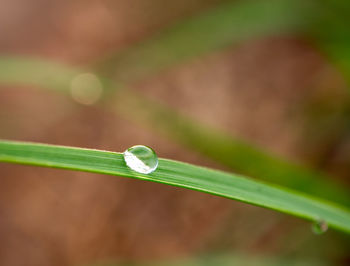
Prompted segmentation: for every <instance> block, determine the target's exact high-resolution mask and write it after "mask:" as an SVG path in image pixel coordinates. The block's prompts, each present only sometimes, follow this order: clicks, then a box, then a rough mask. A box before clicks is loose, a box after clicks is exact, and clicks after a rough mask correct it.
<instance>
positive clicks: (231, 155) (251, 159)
mask: <svg viewBox="0 0 350 266" xmlns="http://www.w3.org/2000/svg"><path fill="white" fill-rule="evenodd" d="M0 70H1V71H0V82H1V83H3V84H8V85H14V84H21V85H34V86H38V87H41V88H49V89H50V88H54V89H56V90H58V91H60V92H64V93H69V90H70V85H71V81H72V80H73V79H74V77H75V76H76V75H78V74H80V73H82V72H86V71H82V70H79V69H77V68H72V67H69V66H63V65H61V64H54V63H50V62H48V61H45V60H38V59H36V60H33V59H28V58H21V57H0ZM99 78H100V79H101V80H103V81H104V85H105V86H104V88H105V90H106V91H107V93H106V94H108V96H107V97H106V98H108V100H109V102H104V104H103V105H102V106H101V107H102V108H107V109H108V110H113V111H116V112H118V113H120V112H122V113H124V115H125V116H126V117H128V118H131V119H133V120H136V121H137V122H142V123H144V124H145V125H146V126H148V127H151V128H157V130H160V131H161V132H162V133H163V134H165V135H167V136H169V137H171V138H172V139H175V140H176V141H178V142H180V143H182V144H183V145H185V146H187V147H190V148H192V149H195V150H197V151H198V152H200V153H202V154H204V155H205V156H207V157H209V158H211V159H213V160H215V161H217V162H219V163H221V164H222V165H225V166H228V167H230V168H232V169H233V170H235V171H238V172H240V173H243V174H245V175H250V176H253V177H257V178H260V179H262V180H266V181H269V182H273V183H276V184H281V185H284V186H287V187H289V188H292V189H296V190H299V191H302V192H305V193H308V194H312V195H314V196H318V197H326V198H328V199H330V200H332V201H336V202H338V203H341V204H344V205H346V206H349V204H350V196H349V193H348V190H347V189H346V187H344V186H341V185H339V184H337V183H334V182H332V178H331V177H330V176H327V175H326V174H324V173H322V172H318V171H315V170H310V169H309V168H307V167H304V166H300V165H298V164H295V163H292V162H289V161H286V160H283V159H280V158H279V157H278V156H274V155H271V154H269V153H268V152H266V151H264V150H262V149H259V148H257V147H254V146H252V145H250V144H248V143H246V142H244V141H242V140H238V139H235V138H233V137H232V136H228V135H226V134H224V133H222V132H219V131H217V130H214V129H212V128H209V127H207V126H205V125H201V124H199V123H197V122H195V121H193V120H191V119H190V118H188V117H184V116H181V115H180V114H179V113H177V112H175V111H173V110H171V109H169V108H168V107H164V106H161V105H160V104H158V103H154V102H152V101H150V100H148V99H145V98H143V97H142V96H140V95H138V94H137V93H135V92H131V91H130V90H127V89H126V88H125V87H123V86H121V85H119V84H116V83H115V82H113V81H112V80H109V79H105V78H103V77H101V76H99ZM116 88H118V89H116ZM114 91H115V92H114ZM111 93H115V95H113V96H111Z"/></svg>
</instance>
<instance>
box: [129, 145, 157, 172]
mask: <svg viewBox="0 0 350 266" xmlns="http://www.w3.org/2000/svg"><path fill="white" fill-rule="evenodd" d="M124 160H125V163H126V165H127V166H129V168H130V169H132V170H134V171H136V172H138V173H142V174H149V173H152V172H153V171H154V170H156V169H157V167H158V157H157V154H156V153H155V151H154V150H153V149H151V148H150V147H147V146H144V145H136V146H132V147H130V148H129V149H127V150H126V151H125V152H124Z"/></svg>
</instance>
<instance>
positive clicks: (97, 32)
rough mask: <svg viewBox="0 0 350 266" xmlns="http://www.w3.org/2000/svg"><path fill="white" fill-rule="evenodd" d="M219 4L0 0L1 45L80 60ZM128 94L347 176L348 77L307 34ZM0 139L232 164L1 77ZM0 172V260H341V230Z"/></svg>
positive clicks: (75, 178) (185, 66)
mask: <svg viewBox="0 0 350 266" xmlns="http://www.w3.org/2000/svg"><path fill="white" fill-rule="evenodd" d="M225 2H227V1H219V0H190V1H188V0H187V1H184V0H180V1H168V2H164V1H157V0H147V1H146V0H138V1H125V0H118V1H112V0H101V1H91V0H84V1H79V0H74V1H62V0H61V1H56V0H50V1H47V0H31V1H25V0H2V1H1V2H0V52H1V54H3V55H16V56H30V57H39V58H45V59H48V60H52V61H55V62H61V63H64V64H67V65H71V66H78V67H85V66H89V65H90V64H92V63H94V62H97V61H101V60H102V59H103V58H105V57H108V55H109V54H112V53H116V52H118V51H122V50H123V49H125V48H128V47H130V46H132V45H134V44H135V43H139V42H142V41H143V40H144V39H147V38H149V37H150V36H153V35H154V34H157V33H158V32H160V31H161V30H163V29H165V28H167V27H170V26H171V25H176V23H178V22H181V21H182V20H183V19H186V18H188V17H195V16H196V15H197V14H200V13H201V12H208V10H209V11H210V10H211V9H213V8H215V7H216V6H219V5H222V4H225ZM0 71H2V70H1V69H0ZM130 88H132V89H134V90H135V91H137V92H139V93H140V94H142V95H145V96H147V97H149V98H151V99H153V100H155V101H159V102H161V103H163V104H166V105H167V106H170V107H171V108H173V109H175V110H179V111H180V112H181V113H182V114H184V115H186V116H188V117H191V118H192V119H195V120H196V121H199V122H201V123H203V124H206V125H208V126H211V127H215V128H217V129H219V130H222V131H225V132H228V133H229V134H231V135H234V136H235V137H238V138H243V139H245V140H247V141H249V143H251V144H252V145H257V146H258V147H262V148H263V149H265V150H266V151H268V152H272V153H274V154H277V155H278V156H281V157H283V158H287V159H289V160H292V161H296V162H302V163H305V164H307V165H309V166H312V167H314V168H318V169H321V170H322V171H325V172H328V173H330V174H331V175H332V176H333V177H334V180H337V182H341V183H343V184H345V185H348V184H349V173H350V172H349V170H350V169H349V168H350V164H349V158H350V156H349V155H350V152H349V151H350V137H349V131H348V127H347V126H348V125H349V121H350V120H348V116H347V115H348V113H346V112H345V111H344V110H348V109H347V108H348V103H349V101H348V91H347V89H346V88H347V86H346V81H345V79H344V77H343V76H342V75H341V73H340V72H339V71H338V70H337V68H336V66H335V65H334V64H332V63H331V62H330V61H329V60H328V59H327V57H326V56H325V55H324V54H322V52H320V51H319V50H317V49H315V47H314V46H313V44H312V42H311V41H310V40H309V39H307V38H304V37H301V36H300V35H296V34H276V35H274V36H267V37H259V38H252V39H249V40H246V41H243V42H240V43H238V44H236V45H234V46H228V47H225V48H224V49H220V50H215V51H213V52H211V53H208V54H205V55H202V56H199V57H195V58H191V59H190V60H188V61H185V62H181V63H179V64H176V65H174V66H172V67H170V68H166V69H164V70H162V71H160V72H158V73H156V74H153V75H150V76H147V77H146V78H143V79H141V80H138V81H135V82H132V83H130ZM344 125H345V126H344ZM345 128H346V129H345ZM0 137H1V138H3V139H14V140H26V141H36V142H42V143H50V144H60V145H70V146H77V147H88V148H96V149H105V150H112V151H123V150H125V149H126V148H128V147H130V146H132V145H135V144H145V145H149V146H151V147H153V148H154V149H155V150H156V151H157V154H158V155H159V156H160V157H165V158H171V159H176V160H181V161H186V162H190V163H194V164H198V165H204V166H210V167H213V168H218V169H224V170H230V169H228V168H227V167H226V166H224V165H222V164H220V163H218V162H216V161H214V160H212V159H209V158H207V157H206V156H204V155H202V154H200V153H199V152H196V151H195V150H193V149H190V148H188V147H187V148H186V147H185V146H184V145H181V144H180V143H178V142H176V141H174V140H173V139H171V138H170V137H168V136H166V135H164V134H161V133H160V132H158V131H157V130H156V129H152V127H147V126H145V125H144V124H142V123H137V122H136V121H135V120H132V119H128V117H127V116H125V115H122V114H118V113H117V114H116V113H112V112H109V111H108V110H106V109H103V108H99V107H98V106H97V105H81V104H79V103H77V102H75V101H73V100H72V98H71V97H70V96H69V95H66V94H61V93H57V92H55V91H52V90H43V89H39V88H36V87H35V86H24V85H21V86H9V85H1V90H0ZM0 176H1V177H0V265H95V264H98V263H104V262H109V261H111V262H116V263H121V264H126V262H128V263H131V262H144V261H146V262H149V261H151V262H152V261H158V260H160V261H163V265H167V262H168V261H173V260H175V261H176V260H177V259H178V258H197V257H201V256H208V255H212V254H214V255H215V254H229V255H230V254H233V256H234V255H235V254H243V255H242V256H243V260H242V261H240V262H237V263H238V265H245V264H244V263H243V264H241V263H242V262H244V261H245V258H247V261H246V262H247V264H246V265H248V262H249V261H250V260H249V259H251V258H254V257H255V256H258V257H259V258H260V257H261V259H259V260H257V261H256V262H254V263H255V264H254V265H262V264H263V263H265V264H266V265H269V260H268V259H266V257H267V258H274V259H276V258H288V259H289V260H290V261H289V262H288V263H290V264H288V265H296V264H298V263H297V262H294V261H295V260H296V261H298V262H301V264H300V265H311V264H314V265H346V263H347V262H349V246H348V244H349V239H348V237H346V236H344V235H342V234H340V233H337V232H333V231H330V232H327V234H325V235H322V236H315V235H313V234H312V232H311V230H310V228H309V224H308V223H307V222H304V221H301V220H299V219H296V218H293V217H289V216H286V215H283V214H279V213H276V212H273V211H269V210H264V209H261V208H257V207H253V206H249V205H246V204H242V203H238V202H235V201H230V200H227V199H222V198H219V197H216V196H211V195H207V194H203V193H199V192H194V191H188V190H185V189H180V188H175V187H170V186H165V185H160V184H155V183H148V182H144V181H138V180H131V179H126V178H120V177H113V176H104V175H97V174H90V173H81V172H73V171H66V170H55V169H45V168H38V167H29V166H18V165H9V164H1V165H0ZM240 256H241V255H240ZM248 258H249V259H248ZM309 259H310V260H311V261H310V262H309V263H308V262H307V261H308V260H309ZM302 263H305V264H302ZM179 264H181V263H179ZM199 264H200V265H202V264H201V263H199ZM203 264H204V262H203ZM222 264H223V265H232V264H231V263H230V260H227V261H226V260H225V261H223V262H222ZM265 264H264V265H265ZM277 264H279V265H286V264H284V262H283V261H278V262H277ZM209 265H210V264H209ZM212 265H215V264H214V262H213V264H212ZM298 265H299V264H298Z"/></svg>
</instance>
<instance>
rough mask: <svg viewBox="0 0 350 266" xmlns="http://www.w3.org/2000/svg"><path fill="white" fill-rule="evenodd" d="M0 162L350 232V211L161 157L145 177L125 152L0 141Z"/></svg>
mask: <svg viewBox="0 0 350 266" xmlns="http://www.w3.org/2000/svg"><path fill="white" fill-rule="evenodd" d="M0 161H2V162H12V163H21V164H29V165H37V166H45V167H56V168H64V169H71V170H80V171H87V172H94V173H102V174H109V175H118V176H124V177H132V178H137V179H143V180H147V181H153V182H158V183H163V184H169V185H174V186H179V187H183V188H188V189H193V190H198V191H202V192H206V193H210V194H214V195H218V196H222V197H226V198H229V199H235V200H238V201H242V202H246V203H250V204H254V205H257V206H261V207H265V208H269V209H273V210H277V211H280V212H284V213H288V214H291V215H295V216H298V217H302V218H305V219H308V220H312V221H314V220H318V219H323V220H325V221H327V223H328V225H329V226H330V227H333V228H335V229H338V230H341V231H344V232H347V233H350V212H349V211H348V210H346V209H345V208H342V207H339V206H336V205H334V204H332V203H329V202H326V201H323V200H320V199H317V198H311V197H309V196H306V195H303V194H299V193H297V192H295V191H292V190H287V189H285V188H281V187H276V186H272V185H268V184H264V183H260V182H257V181H254V180H251V179H248V178H245V177H242V176H239V175H235V174H229V173H225V172H221V171H217V170H212V169H209V168H204V167H199V166H194V165H191V164H187V163H182V162H177V161H171V160H166V159H160V161H159V167H158V169H157V170H156V171H155V172H153V173H151V174H149V175H143V174H139V173H136V172H134V171H132V170H130V169H129V168H128V167H127V166H126V165H125V162H124V160H123V155H122V154H121V153H114V152H108V151H99V150H90V149H80V148H71V147H63V146H54V145H44V144H34V143H24V142H16V141H0Z"/></svg>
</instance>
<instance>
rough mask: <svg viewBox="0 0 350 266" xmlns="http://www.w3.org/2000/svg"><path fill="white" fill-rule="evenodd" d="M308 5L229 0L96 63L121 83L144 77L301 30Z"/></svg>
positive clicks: (282, 0) (280, 0)
mask: <svg viewBox="0 0 350 266" xmlns="http://www.w3.org/2000/svg"><path fill="white" fill-rule="evenodd" d="M303 7H304V6H303V5H300V2H299V1H291V0H269V1H260V0H249V1H234V2H227V3H224V4H221V5H219V6H218V7H215V8H212V9H211V10H208V11H206V12H203V13H202V14H199V15H197V16H194V17H193V18H190V19H187V20H184V21H182V22H181V23H178V24H176V25H175V26H173V27H169V28H166V29H165V30H163V31H162V32H161V33H160V34H156V35H155V36H153V37H152V38H150V39H149V40H145V41H142V42H141V43H140V44H139V45H134V46H131V47H130V48H128V49H126V50H123V51H119V52H118V53H116V54H115V55H112V56H110V57H109V58H108V59H105V60H102V61H101V62H99V63H97V64H96V65H97V66H93V68H96V70H97V72H98V73H101V74H103V75H106V76H110V77H113V78H115V79H116V80H118V81H122V82H127V81H130V80H135V79H140V78H143V77H146V76H149V75H151V74H154V73H156V72H157V71H159V70H161V69H163V68H165V67H169V66H172V65H174V64H176V63H178V62H181V61H183V60H188V59H190V58H193V57H196V56H199V55H202V54H205V53H208V52H211V51H213V50H217V49H222V48H224V47H227V46H229V45H232V44H234V43H238V42H242V41H244V40H248V39H252V38H258V37H262V36H271V35H277V34H281V33H287V32H288V33H291V32H294V33H295V32H299V31H300V28H301V27H302V25H303V24H304V22H305V21H304V19H303V17H304V13H303V12H304V11H305V10H304V9H303Z"/></svg>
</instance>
